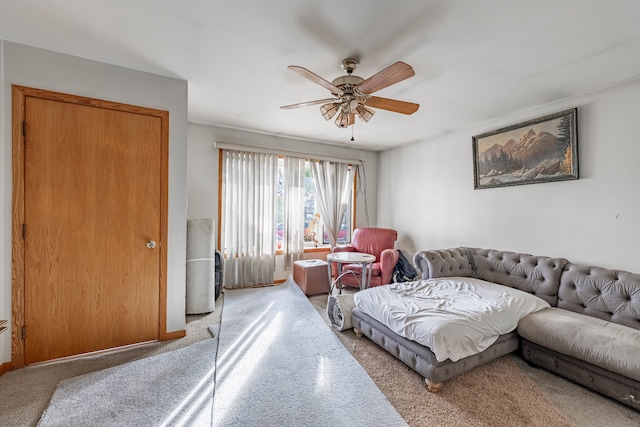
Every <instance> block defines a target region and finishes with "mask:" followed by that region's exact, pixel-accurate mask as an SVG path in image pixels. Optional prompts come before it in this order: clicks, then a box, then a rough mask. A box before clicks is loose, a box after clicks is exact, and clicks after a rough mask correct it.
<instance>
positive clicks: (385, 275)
mask: <svg viewBox="0 0 640 427" xmlns="http://www.w3.org/2000/svg"><path fill="white" fill-rule="evenodd" d="M398 258H400V254H399V253H398V251H397V250H395V249H385V250H383V251H382V252H380V259H379V260H378V261H379V262H380V276H381V278H382V283H383V284H387V283H391V276H392V275H393V269H394V267H395V266H396V264H397V263H398Z"/></svg>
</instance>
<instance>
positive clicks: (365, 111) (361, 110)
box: [356, 105, 376, 123]
mask: <svg viewBox="0 0 640 427" xmlns="http://www.w3.org/2000/svg"><path fill="white" fill-rule="evenodd" d="M356 111H357V112H358V116H360V119H362V121H363V122H365V123H367V122H368V121H369V120H371V117H373V115H374V114H375V113H376V112H375V111H374V110H372V109H370V108H367V107H365V106H364V105H358V107H357V108H356Z"/></svg>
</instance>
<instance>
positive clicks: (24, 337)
mask: <svg viewBox="0 0 640 427" xmlns="http://www.w3.org/2000/svg"><path fill="white" fill-rule="evenodd" d="M22 339H23V340H24V339H27V327H26V326H23V327H22Z"/></svg>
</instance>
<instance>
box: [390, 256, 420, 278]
mask: <svg viewBox="0 0 640 427" xmlns="http://www.w3.org/2000/svg"><path fill="white" fill-rule="evenodd" d="M396 250H397V251H398V255H399V256H398V262H397V263H396V266H395V267H394V268H393V276H392V279H393V281H394V282H396V283H399V282H411V281H412V280H415V279H416V278H417V277H418V271H417V270H416V269H415V267H414V266H413V265H412V264H411V263H410V262H409V260H408V259H407V257H405V256H404V254H403V253H402V251H401V250H398V249H396Z"/></svg>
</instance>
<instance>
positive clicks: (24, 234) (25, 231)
mask: <svg viewBox="0 0 640 427" xmlns="http://www.w3.org/2000/svg"><path fill="white" fill-rule="evenodd" d="M26 237H27V224H22V238H23V239H25V238H26Z"/></svg>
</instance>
